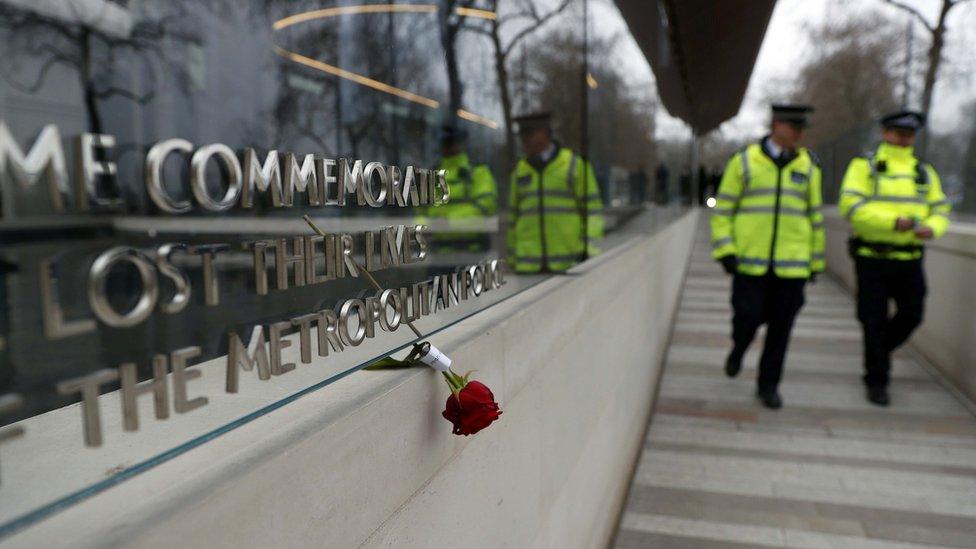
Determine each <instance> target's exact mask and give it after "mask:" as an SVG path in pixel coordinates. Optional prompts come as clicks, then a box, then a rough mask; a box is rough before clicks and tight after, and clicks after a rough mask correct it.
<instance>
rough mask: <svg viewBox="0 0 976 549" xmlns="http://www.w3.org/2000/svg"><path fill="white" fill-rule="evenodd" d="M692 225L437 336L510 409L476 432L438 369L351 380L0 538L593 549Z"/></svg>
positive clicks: (599, 542) (642, 412) (649, 382)
mask: <svg viewBox="0 0 976 549" xmlns="http://www.w3.org/2000/svg"><path fill="white" fill-rule="evenodd" d="M636 221H640V220H636ZM696 222H697V213H692V214H689V215H686V216H685V217H683V218H681V219H680V220H679V221H677V222H675V223H673V224H671V225H670V226H668V227H666V228H664V229H662V230H661V231H660V232H659V233H657V234H655V235H653V236H648V235H640V234H638V235H635V236H633V237H632V238H631V239H630V240H628V241H627V242H626V243H624V244H622V245H620V246H618V247H616V248H614V249H613V250H611V251H609V252H608V253H606V254H604V255H602V256H599V257H597V258H595V259H593V260H591V261H589V262H587V263H586V264H584V265H582V266H580V267H579V268H578V269H577V270H576V272H575V273H574V275H570V276H562V277H555V278H552V279H550V280H548V281H546V282H543V283H542V284H540V285H538V286H536V287H534V288H532V289H530V290H527V291H525V292H523V293H521V294H519V295H517V296H516V297H514V298H512V299H509V300H507V301H505V302H503V303H501V304H499V305H496V306H495V307H492V308H490V309H489V310H487V311H485V312H483V313H479V314H478V315H475V316H473V317H471V318H469V319H467V320H465V321H463V322H461V323H459V324H458V325H456V326H454V327H452V328H451V329H449V330H447V331H445V332H443V333H440V334H438V335H437V336H436V337H435V343H436V344H437V345H438V346H439V347H441V348H443V349H444V350H445V351H447V352H448V353H449V354H450V355H451V356H452V358H453V359H454V360H455V361H456V363H457V366H458V369H459V370H462V371H463V370H466V369H468V368H471V369H477V373H476V375H475V377H476V378H478V379H481V380H483V381H485V382H486V383H487V384H488V385H489V386H490V387H492V388H493V389H494V390H495V393H496V397H497V399H498V400H499V402H500V403H501V406H502V409H503V410H504V414H503V415H502V417H501V419H500V421H498V422H496V423H495V424H494V425H492V426H491V427H490V428H489V429H488V430H486V431H483V432H482V433H480V434H478V435H476V436H473V437H455V436H453V435H451V433H450V425H449V424H448V423H447V422H446V421H445V420H444V419H442V418H441V417H440V410H441V409H442V408H443V403H444V400H445V398H446V395H447V394H448V389H447V387H446V385H445V384H444V383H443V381H442V380H440V379H439V377H438V376H437V375H435V374H434V373H433V372H431V371H427V370H409V371H388V372H360V373H356V374H354V375H352V376H349V377H347V378H344V379H342V380H340V381H338V382H336V383H335V384H333V385H330V386H329V387H327V388H325V389H323V390H321V391H317V392H315V393H313V394H310V395H308V396H306V397H303V398H301V399H299V400H298V401H296V402H294V403H291V404H289V405H288V406H285V407H283V408H281V409H279V410H276V411H275V412H272V413H270V414H268V415H266V416H263V417H261V418H259V419H257V420H255V421H252V422H251V423H249V424H247V425H245V426H243V427H241V428H238V429H236V430H234V431H231V432H230V433H227V434H225V435H223V436H221V437H219V438H217V439H215V440H213V441H211V442H209V443H207V444H205V445H203V446H201V447H198V448H196V449H194V450H191V451H189V452H187V453H186V454H183V455H181V456H179V457H177V458H175V459H173V460H171V461H169V462H166V463H164V464H162V465H160V466H158V467H156V468H154V469H151V470H149V471H148V472H146V473H143V474H141V475H139V476H137V477H135V478H133V479H130V480H128V481H126V482H124V483H122V484H120V485H119V486H116V487H114V488H111V489H109V490H107V491H105V492H103V493H101V494H99V495H97V496H94V497H92V498H89V499H88V500H85V501H84V502H82V503H80V504H77V505H75V506H73V507H70V508H68V509H66V510H65V511H62V512H60V513H58V514H56V515H54V516H53V517H52V518H49V519H47V520H46V521H43V522H41V523H39V524H37V525H35V526H33V527H31V528H29V529H27V530H25V531H22V532H20V533H18V534H16V535H15V536H13V537H12V538H8V539H7V540H5V542H4V543H3V544H0V545H3V546H4V547H14V546H24V547H34V546H48V547H51V546H68V545H71V546H79V545H80V546H102V545H124V546H139V547H167V548H169V547H173V546H174V545H176V546H181V547H203V546H207V547H267V546H280V547H292V546H314V547H354V546H358V545H366V546H372V547H377V546H396V547H410V546H416V547H519V548H521V547H530V546H535V547H560V548H563V547H601V546H604V545H605V544H606V543H607V541H608V540H609V539H610V537H611V535H612V534H613V530H614V527H615V523H616V518H617V514H618V511H619V508H620V506H621V505H622V503H623V497H624V494H625V490H626V487H627V485H628V483H629V480H630V479H629V476H630V472H631V467H632V465H633V463H634V459H635V458H636V455H637V452H638V451H639V448H640V445H641V442H642V440H643V434H644V429H645V426H646V420H647V417H648V414H649V411H650V406H651V403H652V402H651V401H652V398H653V394H654V392H655V386H656V383H657V379H658V371H659V365H660V363H661V359H662V356H663V353H664V351H665V346H666V343H667V338H668V335H669V333H670V329H671V321H672V319H673V314H674V310H675V306H676V304H677V300H678V298H679V294H680V288H681V284H682V280H683V277H684V272H685V268H686V265H687V258H688V255H689V253H690V250H691V243H692V239H693V235H694V231H695V226H696ZM637 225H638V226H640V223H637Z"/></svg>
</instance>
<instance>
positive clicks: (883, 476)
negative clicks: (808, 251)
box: [615, 230, 976, 549]
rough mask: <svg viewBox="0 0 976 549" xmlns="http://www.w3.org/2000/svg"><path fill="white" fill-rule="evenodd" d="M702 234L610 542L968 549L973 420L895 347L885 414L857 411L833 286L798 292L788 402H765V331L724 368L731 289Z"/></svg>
mask: <svg viewBox="0 0 976 549" xmlns="http://www.w3.org/2000/svg"><path fill="white" fill-rule="evenodd" d="M706 238H707V231H706V230H700V231H699V234H698V241H697V243H696V247H695V251H694V253H693V256H692V264H691V266H690V268H689V273H688V277H687V279H686V281H685V286H684V292H683V295H682V301H681V306H680V311H679V316H678V320H677V323H676V324H675V326H674V334H673V337H672V340H671V347H670V349H669V351H668V356H667V359H666V362H665V367H664V372H663V379H662V382H661V389H660V394H659V396H658V399H657V403H656V405H655V411H654V415H653V418H652V420H651V425H650V428H649V430H648V433H647V438H646V440H645V446H644V450H643V453H642V454H641V456H640V459H639V463H638V466H637V469H636V472H635V475H634V479H633V482H632V484H631V489H630V494H629V497H628V500H627V504H626V508H625V510H624V514H623V517H622V519H621V523H620V529H619V531H618V533H617V536H616V540H615V547H617V548H619V549H624V548H628V549H629V548H636V547H921V546H925V547H932V546H943V547H976V417H974V416H973V415H972V414H971V413H970V412H969V411H968V410H967V408H966V407H965V406H964V405H963V404H962V403H960V402H959V401H957V400H956V399H955V398H954V397H953V396H952V395H951V394H950V393H949V392H948V391H947V390H946V389H945V388H944V387H943V386H942V385H941V384H940V383H939V382H938V381H937V380H936V379H935V378H934V377H933V376H932V374H930V373H929V371H928V370H927V369H926V368H924V367H923V366H922V365H920V364H918V363H917V362H916V361H915V360H914V359H912V357H911V356H909V355H908V354H905V353H903V352H900V353H898V355H897V357H896V359H895V364H894V376H893V379H894V381H893V384H892V387H891V395H892V405H891V407H889V408H879V407H876V406H873V405H871V404H870V403H868V402H867V401H866V400H865V399H864V392H863V388H862V386H861V381H860V375H861V356H860V355H861V343H860V328H859V326H858V324H857V323H856V319H855V317H854V303H853V300H852V299H851V297H850V296H849V295H848V294H847V293H846V292H845V291H844V290H842V289H841V288H840V286H838V285H837V284H836V283H834V282H833V281H831V280H820V281H819V283H817V284H816V285H812V286H808V287H807V293H806V296H807V305H806V306H805V308H804V310H803V311H802V312H801V314H800V317H799V319H798V321H797V324H796V326H795V327H794V331H793V335H794V338H793V340H792V343H791V347H790V352H789V355H788V358H787V363H786V369H785V376H784V380H783V383H782V385H781V387H780V389H781V394H782V396H783V400H784V403H785V406H784V408H783V409H782V410H778V411H772V410H766V409H764V408H762V407H761V406H760V405H759V403H758V401H756V399H755V397H754V390H755V381H754V380H755V375H756V363H757V362H758V357H759V350H760V349H761V347H762V339H761V333H762V332H760V337H759V338H757V341H756V342H754V343H753V347H752V349H750V352H749V353H748V354H747V355H746V360H745V362H744V368H743V371H742V372H741V373H740V374H739V376H738V377H737V378H735V379H728V378H726V377H725V375H724V373H723V371H722V364H723V363H724V360H725V356H726V354H727V352H728V349H729V345H730V341H729V333H730V331H731V326H730V323H729V322H730V318H731V313H730V307H729V286H730V279H729V277H727V276H726V275H725V274H724V273H723V272H722V271H721V268H720V267H719V266H718V265H717V264H716V263H714V262H713V261H712V260H711V259H710V258H709V246H708V242H707V241H706V240H705V239H706Z"/></svg>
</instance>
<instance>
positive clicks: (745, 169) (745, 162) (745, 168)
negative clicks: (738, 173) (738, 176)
mask: <svg viewBox="0 0 976 549" xmlns="http://www.w3.org/2000/svg"><path fill="white" fill-rule="evenodd" d="M739 157H741V158H742V188H743V189H746V188H748V187H749V176H750V174H749V147H746V148H744V149H742V152H741V153H739Z"/></svg>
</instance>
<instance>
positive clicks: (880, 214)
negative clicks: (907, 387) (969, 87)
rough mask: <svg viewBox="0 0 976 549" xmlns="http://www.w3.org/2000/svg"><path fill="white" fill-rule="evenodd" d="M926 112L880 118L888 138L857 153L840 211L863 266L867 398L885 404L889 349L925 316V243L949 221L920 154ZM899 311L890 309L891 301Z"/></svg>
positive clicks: (860, 302) (860, 288) (860, 301)
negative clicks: (917, 151) (918, 142)
mask: <svg viewBox="0 0 976 549" xmlns="http://www.w3.org/2000/svg"><path fill="white" fill-rule="evenodd" d="M924 125H925V115H923V114H922V113H918V112H913V111H901V112H896V113H893V114H890V115H888V116H885V117H884V118H882V119H881V126H882V128H883V130H882V134H881V135H882V139H883V141H882V142H881V144H880V145H878V147H877V148H876V149H875V150H873V151H871V152H868V153H867V154H866V155H865V156H863V157H859V158H855V159H854V160H851V163H850V165H849V166H848V167H847V173H846V174H844V181H843V183H842V184H841V195H840V213H841V215H843V216H844V217H845V218H846V219H847V220H848V221H849V222H850V224H851V229H852V233H853V236H852V238H851V239H850V241H849V244H850V246H849V249H850V253H851V255H852V256H853V258H854V264H855V268H856V271H857V317H858V320H860V321H861V326H862V328H863V331H864V371H865V373H864V384H865V386H866V389H867V391H866V392H867V398H868V400H869V401H870V402H872V403H874V404H877V405H879V406H887V405H888V404H889V402H890V399H889V396H888V381H889V372H890V371H891V352H892V351H894V350H895V349H896V348H898V347H899V346H900V345H901V344H902V343H904V342H905V341H906V340H907V339H908V336H909V335H910V334H911V333H912V331H913V330H914V329H915V328H916V327H918V325H919V324H921V322H922V309H923V305H924V300H925V276H924V273H923V272H922V252H923V247H922V244H923V243H924V242H925V241H926V240H930V239H932V238H938V237H940V236H942V234H943V233H945V231H946V228H947V227H948V226H949V218H948V214H949V210H950V207H949V202H948V201H947V200H946V197H945V194H943V192H942V186H941V185H940V184H939V176H938V174H937V173H936V172H935V169H934V168H933V167H932V165H931V164H928V163H927V162H925V161H923V160H920V159H919V158H918V157H917V156H915V152H914V149H913V145H914V143H915V134H916V133H917V132H918V130H919V129H921V128H922V127H924ZM890 300H894V302H895V305H896V307H897V312H896V313H895V315H894V316H890V317H889V315H888V302H889V301H890Z"/></svg>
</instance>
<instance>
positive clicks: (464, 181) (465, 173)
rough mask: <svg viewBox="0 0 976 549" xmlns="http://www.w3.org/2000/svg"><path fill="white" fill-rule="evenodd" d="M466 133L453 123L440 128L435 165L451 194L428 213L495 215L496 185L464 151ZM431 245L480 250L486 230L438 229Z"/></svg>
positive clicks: (485, 243)
mask: <svg viewBox="0 0 976 549" xmlns="http://www.w3.org/2000/svg"><path fill="white" fill-rule="evenodd" d="M467 139H468V134H467V132H466V131H464V130H463V129H461V128H458V127H457V126H453V125H448V126H444V127H443V128H441V155H442V156H441V160H440V162H439V163H438V165H437V169H439V170H444V171H445V176H446V178H447V185H448V188H449V189H450V193H451V195H450V196H451V198H450V200H449V201H448V203H447V204H441V205H439V206H437V207H434V208H429V211H428V215H429V216H430V217H439V218H444V219H449V220H458V219H471V218H484V217H488V216H491V215H495V213H496V211H497V208H498V187H497V185H496V184H495V178H494V176H493V175H492V174H491V170H490V169H488V166H486V165H484V164H474V163H472V162H471V160H470V159H469V158H468V153H467V151H466V145H467ZM433 243H434V245H435V246H436V247H437V248H439V249H441V250H449V251H462V250H464V251H484V250H487V249H488V248H489V246H490V238H489V237H488V235H487V234H486V233H477V232H468V231H450V232H439V233H436V234H435V235H434V238H433Z"/></svg>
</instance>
